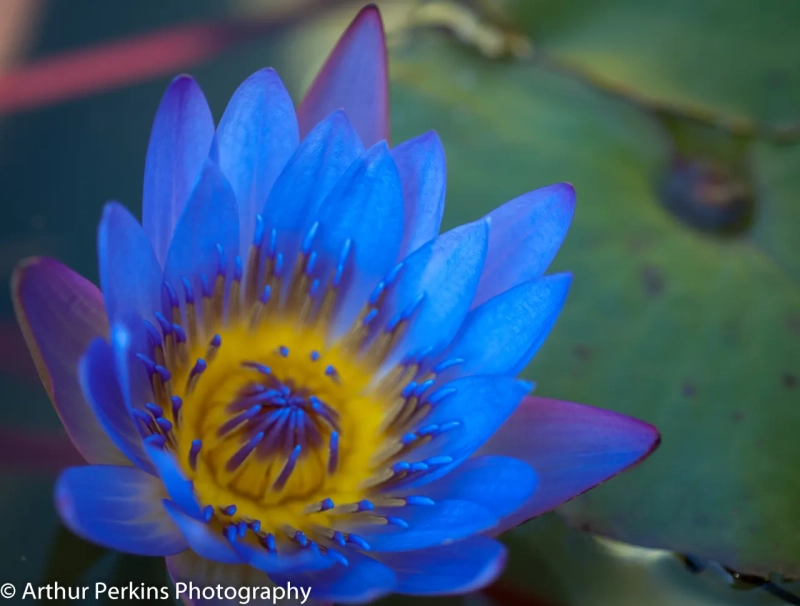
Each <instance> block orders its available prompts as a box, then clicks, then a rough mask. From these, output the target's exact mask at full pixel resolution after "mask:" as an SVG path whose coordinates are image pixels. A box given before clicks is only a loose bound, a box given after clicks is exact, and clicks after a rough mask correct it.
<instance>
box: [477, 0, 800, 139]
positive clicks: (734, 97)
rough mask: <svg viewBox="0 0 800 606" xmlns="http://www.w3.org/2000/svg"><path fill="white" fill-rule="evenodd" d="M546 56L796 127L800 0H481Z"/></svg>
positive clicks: (618, 80) (669, 101)
mask: <svg viewBox="0 0 800 606" xmlns="http://www.w3.org/2000/svg"><path fill="white" fill-rule="evenodd" d="M479 3H480V4H481V5H482V6H483V7H484V8H485V9H486V10H487V12H489V13H491V14H492V15H495V16H498V17H499V18H500V19H502V20H503V21H504V22H506V23H508V24H510V25H511V26H513V27H514V28H518V29H522V30H523V31H525V32H526V33H528V34H529V35H531V36H532V38H533V41H534V44H535V45H536V46H537V48H538V49H540V50H542V51H543V52H544V53H545V54H546V55H547V56H549V57H552V58H553V59H555V60H557V61H558V62H560V63H562V64H564V65H566V66H569V67H571V68H577V69H578V70H580V71H581V72H584V73H586V74H587V75H588V76H589V77H590V78H592V79H593V80H596V81H599V82H601V83H603V84H604V85H606V86H609V87H612V88H615V89H621V90H623V91H625V92H626V93H628V94H631V95H633V96H635V97H637V98H641V99H644V100H645V101H647V102H648V103H652V104H655V105H657V106H661V107H668V108H675V109H678V110H681V111H686V112H689V113H692V114H698V115H701V116H706V117H710V118H712V119H714V120H719V121H721V122H725V123H729V124H731V125H736V126H741V127H745V128H749V127H751V126H752V125H753V124H754V123H755V124H762V125H767V126H769V127H771V128H777V129H781V128H785V127H792V128H795V129H796V128H797V126H798V124H799V122H800V121H799V120H798V119H799V118H800V47H798V44H797V23H799V22H800V3H797V2H786V1H785V0H765V1H763V2H760V3H758V4H757V5H755V4H753V3H752V2H749V1H747V0H704V1H703V2H696V1H695V0H663V1H652V0H651V1H647V0H571V1H570V2H564V1H563V0H479Z"/></svg>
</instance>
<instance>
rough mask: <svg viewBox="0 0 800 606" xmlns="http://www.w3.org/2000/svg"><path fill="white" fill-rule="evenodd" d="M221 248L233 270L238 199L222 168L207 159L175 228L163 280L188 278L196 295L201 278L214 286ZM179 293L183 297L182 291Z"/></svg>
mask: <svg viewBox="0 0 800 606" xmlns="http://www.w3.org/2000/svg"><path fill="white" fill-rule="evenodd" d="M220 247H221V250H222V252H223V257H224V261H225V263H226V266H225V267H226V268H227V270H230V269H231V268H232V267H233V266H234V262H235V259H236V256H237V255H238V254H239V214H238V210H237V206H236V196H235V194H234V193H233V189H231V185H230V183H228V180H227V179H226V178H225V175H223V174H222V172H221V171H220V169H219V167H218V166H217V165H216V164H214V162H212V161H211V160H206V161H205V163H204V165H203V169H202V173H201V175H200V180H199V181H198V183H197V187H195V189H194V191H193V192H192V194H191V195H190V196H189V202H188V203H187V204H186V208H184V209H183V214H182V215H181V218H180V219H178V225H177V226H176V227H175V234H174V235H173V237H172V243H171V244H170V246H169V252H168V253H167V263H166V265H165V267H164V278H165V279H166V280H167V281H168V282H170V283H171V284H172V285H173V286H174V285H177V284H180V283H181V278H183V277H187V278H188V279H189V280H191V281H192V282H193V286H194V288H195V292H196V293H200V292H202V290H201V284H200V276H205V277H206V279H207V280H208V281H209V283H210V284H213V283H214V277H215V276H216V275H217V271H218V270H219V269H220V254H219V250H218V248H220ZM176 290H178V292H179V297H181V298H183V297H184V292H183V289H177V288H176Z"/></svg>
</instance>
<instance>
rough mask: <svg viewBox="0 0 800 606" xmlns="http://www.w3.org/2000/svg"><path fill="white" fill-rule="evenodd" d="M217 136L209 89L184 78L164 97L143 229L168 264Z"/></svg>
mask: <svg viewBox="0 0 800 606" xmlns="http://www.w3.org/2000/svg"><path fill="white" fill-rule="evenodd" d="M213 138H214V119H213V118H212V117H211V110H210V109H209V107H208V103H207V102H206V98H205V96H204V95H203V91H202V90H200V86H199V85H198V84H197V82H195V81H194V79H193V78H192V77H191V76H186V75H183V76H178V77H177V78H175V79H174V80H173V81H172V82H171V83H170V85H169V87H168V88H167V90H166V92H165V93H164V96H163V97H162V98H161V104H160V105H159V106H158V111H157V112H156V118H155V121H154V122H153V130H152V132H151V133H150V143H149V145H148V147H147V160H146V161H145V166H144V195H143V201H142V226H143V227H144V233H145V234H147V237H148V238H149V239H150V243H151V245H152V246H153V250H154V252H155V254H156V258H157V259H158V262H159V263H161V264H162V265H163V264H164V262H165V261H166V259H167V250H169V242H170V240H171V239H172V232H173V231H174V230H175V225H176V224H177V223H178V218H179V217H180V216H181V212H182V211H183V207H184V206H185V205H186V201H187V200H188V199H189V194H190V193H191V192H192V190H193V189H194V186H195V183H196V182H197V179H198V177H199V176H200V169H201V168H202V166H203V162H204V161H205V159H206V158H207V157H208V153H209V150H210V149H211V140H212V139H213Z"/></svg>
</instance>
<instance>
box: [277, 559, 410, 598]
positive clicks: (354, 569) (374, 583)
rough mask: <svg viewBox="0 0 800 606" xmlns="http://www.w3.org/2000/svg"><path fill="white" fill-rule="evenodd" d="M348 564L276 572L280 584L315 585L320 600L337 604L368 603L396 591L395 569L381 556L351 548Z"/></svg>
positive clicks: (313, 587)
mask: <svg viewBox="0 0 800 606" xmlns="http://www.w3.org/2000/svg"><path fill="white" fill-rule="evenodd" d="M346 557H347V561H348V565H347V566H344V565H342V564H336V566H333V567H331V568H327V569H325V570H317V571H312V572H298V573H294V574H274V575H272V579H273V581H275V583H277V584H278V585H283V586H288V585H293V586H295V587H311V595H312V596H314V598H315V599H317V600H325V601H331V602H336V603H337V604H366V603H367V602H372V601H373V600H377V599H378V598H379V597H381V596H384V595H386V594H387V593H389V592H390V591H392V590H393V589H394V587H395V585H396V583H397V577H396V576H395V573H394V572H393V571H392V570H391V569H390V568H389V567H388V566H385V565H384V564H381V563H380V562H378V561H377V560H375V559H373V558H371V557H369V556H366V555H364V554H360V553H358V552H356V551H348V552H347V556H346Z"/></svg>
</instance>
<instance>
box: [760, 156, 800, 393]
mask: <svg viewBox="0 0 800 606" xmlns="http://www.w3.org/2000/svg"><path fill="white" fill-rule="evenodd" d="M753 173H754V175H755V181H756V188H757V190H758V195H759V199H760V200H761V202H762V204H761V207H760V211H761V212H760V218H759V221H758V222H757V224H756V225H755V229H754V230H753V239H754V240H755V241H756V243H757V245H758V246H759V248H761V249H762V250H763V251H765V252H766V254H767V255H769V257H770V258H771V259H772V260H773V261H774V262H775V263H776V265H778V267H780V268H782V269H783V270H784V271H785V272H786V273H787V274H788V275H790V276H791V277H792V278H793V279H794V280H795V282H800V254H798V250H800V246H798V244H797V232H798V229H800V145H774V144H770V143H766V142H759V143H758V144H757V145H756V146H755V149H754V151H753ZM798 314H800V310H798ZM792 327H793V329H794V331H795V332H796V333H797V334H798V335H799V336H800V317H797V322H796V323H794V322H793V323H792ZM798 398H799V399H800V394H799V395H798Z"/></svg>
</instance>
